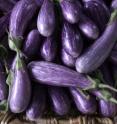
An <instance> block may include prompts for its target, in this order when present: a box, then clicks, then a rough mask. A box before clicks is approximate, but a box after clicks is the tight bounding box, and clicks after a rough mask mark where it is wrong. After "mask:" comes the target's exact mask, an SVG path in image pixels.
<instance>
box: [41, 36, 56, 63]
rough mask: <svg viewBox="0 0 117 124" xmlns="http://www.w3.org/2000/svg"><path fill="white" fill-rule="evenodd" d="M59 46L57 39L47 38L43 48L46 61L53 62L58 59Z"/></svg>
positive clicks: (43, 56) (42, 51)
mask: <svg viewBox="0 0 117 124" xmlns="http://www.w3.org/2000/svg"><path fill="white" fill-rule="evenodd" d="M56 49H57V44H56V41H55V37H54V36H53V35H52V36H50V37H47V38H46V39H45V40H44V42H43V44H42V46H41V56H42V58H43V59H44V60H46V61H53V60H54V59H55V57H56V51H57V50H56Z"/></svg>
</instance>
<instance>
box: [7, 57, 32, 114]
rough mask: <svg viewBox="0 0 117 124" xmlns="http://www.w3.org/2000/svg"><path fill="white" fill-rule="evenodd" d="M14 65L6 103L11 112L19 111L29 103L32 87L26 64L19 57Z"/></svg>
mask: <svg viewBox="0 0 117 124" xmlns="http://www.w3.org/2000/svg"><path fill="white" fill-rule="evenodd" d="M15 67H16V68H15V72H14V77H13V82H12V85H11V88H10V95H9V100H8V104H9V108H10V110H11V111H12V112H13V113H21V112H24V111H25V110H26V108H27V107H28V105H29V102H30V99H31V90H32V89H31V82H30V79H29V75H28V72H27V69H26V66H25V65H24V63H23V62H22V60H21V59H19V57H18V58H17V60H16V66H15Z"/></svg>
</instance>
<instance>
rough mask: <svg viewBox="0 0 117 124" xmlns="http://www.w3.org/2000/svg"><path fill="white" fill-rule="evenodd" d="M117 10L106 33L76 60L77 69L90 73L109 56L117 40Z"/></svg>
mask: <svg viewBox="0 0 117 124" xmlns="http://www.w3.org/2000/svg"><path fill="white" fill-rule="evenodd" d="M116 15H117V12H116V10H115V11H114V12H113V13H112V15H111V19H110V23H109V24H108V25H107V27H106V29H105V31H104V33H103V34H102V35H101V36H100V37H99V38H98V39H97V40H96V41H95V42H94V43H93V44H92V45H91V46H90V47H89V48H88V49H87V50H86V51H85V52H84V53H83V54H82V55H81V56H80V57H78V59H77V61H76V70H77V71H78V72H80V73H89V72H92V71H94V70H95V69H97V68H98V67H99V66H100V65H101V64H102V63H103V62H104V60H105V59H106V58H107V57H108V56H109V54H110V52H111V50H112V48H113V46H114V44H115V42H116V40H117V19H116Z"/></svg>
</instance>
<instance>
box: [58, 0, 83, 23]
mask: <svg viewBox="0 0 117 124" xmlns="http://www.w3.org/2000/svg"><path fill="white" fill-rule="evenodd" d="M60 6H61V9H62V13H63V16H64V18H65V19H66V21H68V22H69V23H71V24H74V23H77V22H78V21H79V18H80V11H81V4H80V3H79V1H76V0H71V1H70V0H61V1H60Z"/></svg>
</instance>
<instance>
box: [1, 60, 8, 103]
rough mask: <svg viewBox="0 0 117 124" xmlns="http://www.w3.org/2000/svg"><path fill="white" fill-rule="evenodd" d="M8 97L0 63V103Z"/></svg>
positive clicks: (3, 72) (3, 71) (4, 74)
mask: <svg viewBox="0 0 117 124" xmlns="http://www.w3.org/2000/svg"><path fill="white" fill-rule="evenodd" d="M7 97H8V87H7V84H6V73H5V70H4V68H3V65H2V63H1V62H0V101H2V100H5V99H7Z"/></svg>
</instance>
